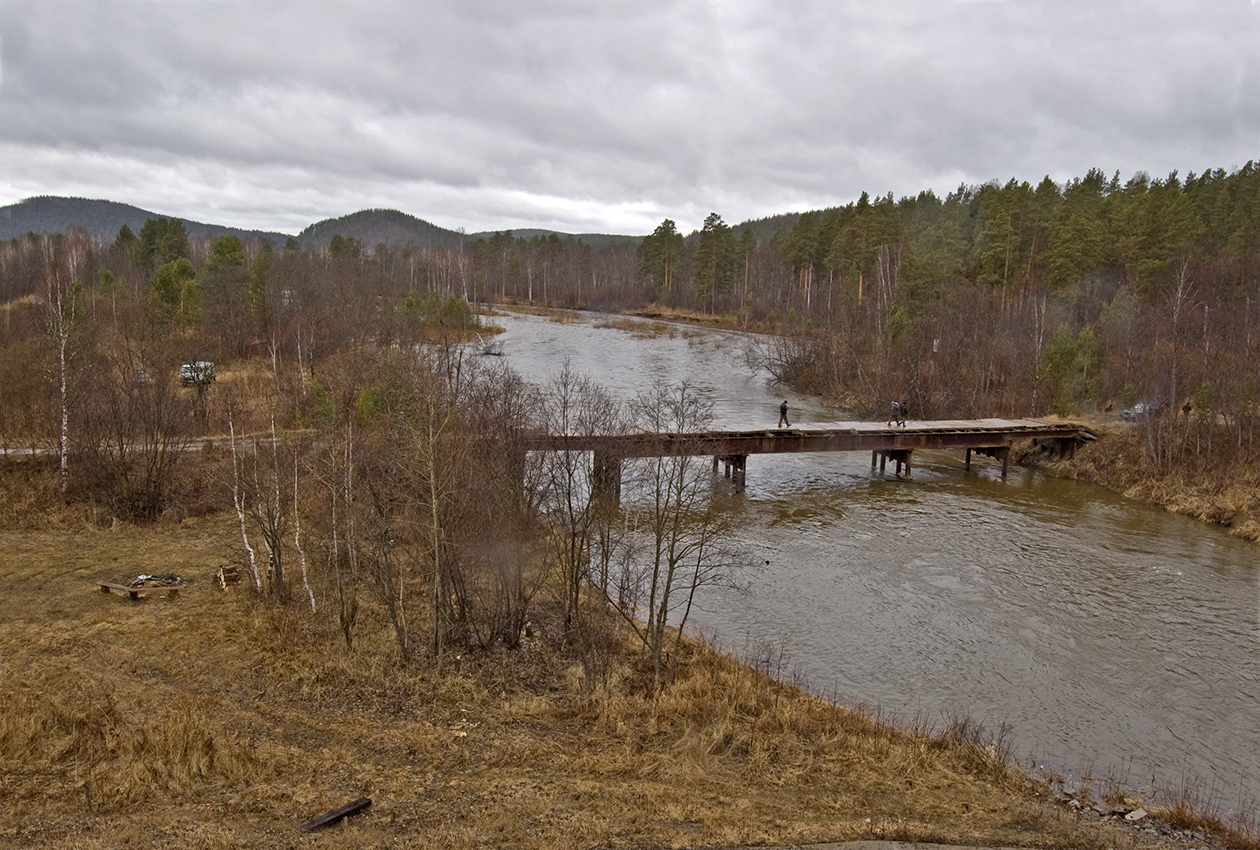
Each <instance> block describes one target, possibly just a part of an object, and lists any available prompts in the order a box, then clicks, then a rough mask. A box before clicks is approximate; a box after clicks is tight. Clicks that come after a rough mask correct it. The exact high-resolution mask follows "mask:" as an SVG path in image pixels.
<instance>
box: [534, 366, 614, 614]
mask: <svg viewBox="0 0 1260 850" xmlns="http://www.w3.org/2000/svg"><path fill="white" fill-rule="evenodd" d="M621 418H622V413H621V410H620V405H619V403H618V402H617V401H616V399H614V398H613V397H612V395H611V394H610V393H609V392H608V391H607V390H605V389H604V388H603V387H600V386H598V385H597V384H596V383H595V382H593V381H592V380H591V379H590V377H589V376H587V375H581V374H578V373H576V372H574V370H573V368H572V366H571V365H570V364H569V363H568V362H567V361H566V362H565V364H564V367H563V368H562V369H561V371H560V372H559V373H558V374H557V375H556V376H555V377H553V378H552V379H551V380H550V381H549V382H548V384H547V386H546V387H545V389H544V396H543V423H544V426H545V428H546V430H547V433H549V434H552V435H557V436H558V435H566V436H569V435H580V436H594V435H606V434H613V433H617V432H618V431H619V430H620V428H619V426H620V420H621ZM541 508H542V511H543V515H544V518H545V519H546V521H547V523H548V530H549V535H550V538H551V541H552V545H553V547H554V551H555V553H556V558H557V562H558V564H559V566H560V572H561V575H562V577H563V581H562V586H563V593H564V621H565V628H568V629H571V628H573V627H574V625H575V624H576V621H577V617H578V612H579V603H580V600H581V592H582V587H583V585H584V583H585V581H586V578H587V570H588V568H589V564H590V556H591V542H592V535H593V534H594V532H595V529H596V527H597V521H598V520H599V518H600V515H601V513H602V512H605V511H606V510H607V508H608V505H607V504H604V503H602V502H601V500H600V499H598V498H596V487H595V486H594V481H593V466H592V463H591V458H590V457H589V453H587V452H549V453H547V454H546V455H545V456H544V458H543V491H542V497H541Z"/></svg>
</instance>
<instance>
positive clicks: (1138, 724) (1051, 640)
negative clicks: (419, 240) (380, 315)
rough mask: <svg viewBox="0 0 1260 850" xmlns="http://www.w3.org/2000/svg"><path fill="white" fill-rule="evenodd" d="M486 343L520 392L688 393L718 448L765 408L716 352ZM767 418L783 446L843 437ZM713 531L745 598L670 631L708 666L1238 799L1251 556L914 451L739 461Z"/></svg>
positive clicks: (724, 348) (678, 342)
mask: <svg viewBox="0 0 1260 850" xmlns="http://www.w3.org/2000/svg"><path fill="white" fill-rule="evenodd" d="M496 321H501V323H502V324H504V325H505V326H506V327H507V328H508V331H507V333H506V334H504V335H503V336H502V337H501V338H502V339H503V341H504V351H505V354H506V355H507V358H508V361H509V365H511V366H512V367H513V368H515V369H517V370H518V371H520V372H521V373H522V374H524V375H526V376H527V377H530V378H532V379H535V380H544V379H545V378H546V377H547V376H549V375H551V374H554V373H555V372H556V371H557V370H558V369H559V368H560V366H561V365H562V364H563V362H564V360H565V359H566V358H568V359H570V360H571V362H572V363H573V366H574V367H575V368H576V369H577V370H579V371H582V372H585V373H587V374H589V375H591V377H592V378H594V379H595V380H596V381H598V382H600V383H602V384H603V385H605V386H606V387H608V388H610V389H613V390H614V391H616V392H618V393H619V394H623V395H627V396H628V395H630V394H633V393H634V392H636V391H638V390H641V389H644V388H647V387H648V386H650V385H651V383H652V382H653V381H654V380H656V379H657V378H664V379H666V380H669V381H678V380H688V381H690V382H691V383H692V384H693V385H695V386H696V387H697V388H698V389H699V390H701V391H702V392H704V393H705V394H706V396H707V397H708V398H710V399H711V400H712V401H713V402H714V406H715V414H716V417H717V422H716V423H715V424H716V427H720V428H731V429H738V428H759V427H772V426H773V425H774V424H775V422H776V421H777V417H778V409H777V407H778V401H779V400H780V399H781V398H783V397H785V396H784V395H783V394H782V392H783V391H782V390H781V389H780V388H775V387H771V386H770V385H769V384H768V376H767V375H765V374H760V375H753V374H750V373H749V371H748V369H747V368H746V367H745V366H744V365H743V358H742V355H741V351H742V344H743V343H742V340H741V337H740V335H738V334H733V333H729V332H715V331H704V330H696V329H691V328H682V329H679V330H678V331H677V333H676V335H673V336H660V337H655V338H651V337H647V336H645V335H642V334H638V335H636V334H631V333H629V332H627V331H625V330H617V329H609V328H604V329H600V328H596V327H594V326H593V324H592V323H590V322H577V323H566V324H558V323H555V322H551V321H548V320H547V319H545V318H540V317H532V316H514V317H510V318H507V319H504V320H498V319H496ZM786 397H787V398H788V400H789V404H790V405H791V407H792V413H793V417H792V419H793V423H794V424H799V425H801V426H804V427H810V426H819V427H822V426H825V425H827V424H829V423H830V422H832V421H835V420H837V419H840V418H843V417H842V416H839V415H837V414H836V413H834V412H831V411H828V410H826V409H825V408H823V407H822V406H821V405H819V404H818V403H817V402H816V401H814V400H812V399H806V398H800V397H797V396H794V395H792V394H788V395H787V396H786ZM732 509H733V510H739V511H742V512H743V514H744V515H745V516H744V517H743V518H742V519H743V521H742V522H741V523H740V525H741V527H742V528H743V529H745V539H744V540H743V541H742V543H743V544H744V545H745V546H746V547H747V549H748V551H749V558H748V563H747V566H745V567H743V568H741V569H740V570H739V573H738V575H737V576H736V579H737V581H738V583H739V584H740V585H741V586H743V587H745V588H746V589H745V590H742V591H735V590H722V589H716V588H715V589H710V590H709V591H708V592H707V593H705V594H704V596H703V598H702V599H701V600H700V610H699V611H698V612H697V613H696V614H694V615H693V617H694V618H695V619H696V620H698V621H699V622H701V623H702V624H703V625H704V626H705V627H706V629H708V630H711V631H713V632H714V633H716V635H717V636H718V637H719V639H720V640H721V641H722V642H723V643H724V644H726V645H728V646H733V647H735V648H739V647H741V646H744V645H749V646H763V645H765V644H767V643H769V644H774V645H777V646H779V647H781V648H782V649H783V650H784V652H785V654H786V655H787V658H788V662H789V663H790V664H791V665H792V666H794V667H795V668H797V669H798V670H799V671H800V672H802V673H803V674H805V675H806V676H807V677H808V679H809V680H810V681H811V682H812V683H813V684H814V686H816V687H818V688H820V689H824V690H826V691H828V692H831V693H834V694H835V695H837V696H838V697H839V698H841V699H842V700H844V701H846V702H851V703H857V702H862V703H867V704H871V705H876V706H878V707H879V708H880V709H881V710H882V711H883V712H885V713H886V714H891V715H894V716H897V717H900V718H902V719H904V720H916V719H917V720H922V721H927V722H935V723H937V724H941V723H945V722H948V721H949V720H950V719H952V718H955V717H961V716H967V717H970V718H973V719H975V720H979V721H981V722H984V723H986V724H987V725H990V726H991V727H992V726H996V725H998V724H1002V723H1009V724H1010V725H1011V727H1012V728H1013V734H1014V743H1015V747H1016V754H1017V755H1023V756H1027V757H1029V758H1032V759H1035V760H1036V761H1037V762H1038V763H1043V764H1053V765H1055V766H1057V767H1061V768H1066V769H1078V770H1092V771H1093V772H1094V773H1095V774H1096V775H1106V774H1107V773H1111V774H1113V775H1115V776H1117V777H1118V778H1119V779H1121V780H1122V781H1124V782H1125V783H1126V784H1130V785H1134V786H1142V785H1145V784H1147V783H1151V782H1154V783H1156V784H1157V785H1159V786H1163V787H1176V786H1179V785H1181V784H1182V783H1183V782H1184V781H1190V782H1195V783H1198V784H1200V785H1201V786H1203V787H1205V789H1208V790H1213V791H1215V793H1216V794H1217V796H1218V798H1219V799H1220V802H1221V803H1222V804H1223V805H1225V806H1226V807H1232V806H1236V805H1240V804H1242V805H1249V804H1251V803H1253V802H1254V801H1257V800H1260V765H1257V763H1256V762H1257V756H1258V755H1260V580H1258V577H1257V571H1256V568H1255V563H1256V553H1255V549H1254V547H1253V546H1252V545H1251V544H1246V543H1242V542H1240V541H1237V540H1235V539H1233V538H1231V537H1229V536H1228V535H1226V534H1224V533H1222V532H1220V531H1219V530H1217V529H1212V528H1208V527H1205V526H1203V525H1201V524H1199V523H1196V522H1193V521H1190V520H1187V519H1184V518H1181V517H1176V516H1173V515H1170V514H1167V513H1164V512H1162V511H1159V510H1156V509H1152V508H1149V507H1146V506H1143V505H1138V504H1135V503H1131V502H1128V501H1125V500H1123V499H1121V498H1119V497H1117V496H1115V495H1114V494H1111V493H1109V492H1107V491H1105V490H1102V489H1099V488H1095V487H1090V486H1087V485H1082V484H1078V483H1076V482H1070V481H1059V480H1055V479H1051V478H1045V477H1043V476H1040V475H1036V474H1031V473H1029V472H1027V471H1024V470H1019V469H1012V471H1011V475H1010V477H1009V478H1008V479H1007V480H1006V481H1002V480H1001V479H1000V477H999V475H998V471H997V468H996V466H995V465H993V464H992V463H990V462H989V461H987V460H985V459H979V460H977V461H974V462H973V465H972V470H971V471H970V472H966V471H964V469H963V462H962V457H961V453H959V454H958V455H954V454H951V453H946V452H941V453H934V452H921V453H916V455H915V467H914V477H913V480H910V481H899V480H896V479H895V478H893V477H892V476H891V475H887V476H881V475H880V474H879V473H877V472H876V473H872V471H871V469H870V458H869V456H863V455H861V454H858V453H851V454H843V453H841V454H830V455H754V456H752V457H750V458H749V460H748V490H747V493H746V495H745V498H744V499H743V500H742V502H740V503H738V505H737V506H736V507H734V508H732Z"/></svg>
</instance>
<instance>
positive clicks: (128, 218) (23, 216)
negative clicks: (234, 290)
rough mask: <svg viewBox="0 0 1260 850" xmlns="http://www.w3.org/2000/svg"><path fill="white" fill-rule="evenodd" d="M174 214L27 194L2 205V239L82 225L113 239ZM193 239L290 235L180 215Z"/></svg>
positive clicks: (277, 238) (275, 239)
mask: <svg viewBox="0 0 1260 850" xmlns="http://www.w3.org/2000/svg"><path fill="white" fill-rule="evenodd" d="M163 217H165V218H175V217H176V216H163V215H162V214H161V213H156V212H150V211H149V210H145V209H141V208H140V207H133V206H131V205H130V204H120V203H118V202H116V201H100V200H92V199H89V198H60V197H47V196H44V197H37V198H27V199H26V200H24V201H19V202H18V203H16V204H10V205H9V206H7V207H0V239H12V238H14V237H17V236H25V235H26V234H27V233H65V232H67V231H68V230H70V229H72V228H75V227H81V228H83V229H84V230H86V231H87V232H88V233H91V234H94V235H97V236H100V237H101V238H102V239H106V240H112V239H113V238H114V237H115V236H116V235H118V231H119V229H120V228H121V227H122V226H123V225H124V224H125V225H127V226H128V227H130V228H131V229H132V230H133V231H136V232H139V230H140V228H141V227H143V226H144V223H145V222H146V221H147V220H149V219H151V218H163ZM180 220H181V221H183V222H184V228H185V229H186V230H187V231H188V238H190V239H205V238H216V237H219V236H237V237H239V238H241V239H251V238H261V239H270V240H271V241H272V242H276V243H279V244H283V243H284V241H285V240H286V239H288V238H289V237H288V235H287V234H284V233H274V232H269V231H262V230H242V229H241V228H237V227H224V226H222V225H218V224H205V223H203V222H199V221H191V220H189V219H180Z"/></svg>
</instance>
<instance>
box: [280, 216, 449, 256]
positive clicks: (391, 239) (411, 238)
mask: <svg viewBox="0 0 1260 850" xmlns="http://www.w3.org/2000/svg"><path fill="white" fill-rule="evenodd" d="M334 236H348V237H353V238H355V239H358V240H359V242H360V243H361V244H362V245H363V248H364V250H366V251H372V250H373V249H375V248H376V246H377V245H379V244H382V243H384V244H385V245H388V246H389V247H390V248H402V247H403V246H405V245H407V244H408V243H410V244H412V245H414V246H415V247H417V248H436V247H449V246H454V245H456V244H458V243H459V240H460V238H461V237H463V235H462V234H460V233H458V232H457V231H454V230H447V229H446V228H445V227H438V226H437V225H436V224H431V223H429V222H427V221H425V220H424V219H420V218H416V217H415V216H413V215H408V214H407V213H404V212H399V211H398V210H381V209H373V210H360V211H359V212H356V213H350V214H349V215H343V216H341V217H340V218H326V219H324V220H323V221H317V222H315V223H314V224H312V225H310V226H309V227H307V228H306V229H304V230H303V231H302V232H301V233H299V234H298V241H299V242H301V243H302V246H303V247H305V248H311V247H314V246H316V245H322V244H325V243H327V242H328V241H329V240H330V239H332V238H333V237H334ZM463 238H467V237H463Z"/></svg>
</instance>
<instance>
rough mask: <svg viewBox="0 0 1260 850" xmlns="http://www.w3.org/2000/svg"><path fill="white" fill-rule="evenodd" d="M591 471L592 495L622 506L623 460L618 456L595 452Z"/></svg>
mask: <svg viewBox="0 0 1260 850" xmlns="http://www.w3.org/2000/svg"><path fill="white" fill-rule="evenodd" d="M593 464H594V465H593V468H592V469H591V490H592V492H591V495H593V496H595V497H596V498H603V499H612V502H613V504H614V505H619V504H621V458H620V457H618V456H617V455H612V454H605V453H604V452H595V453H594V460H593Z"/></svg>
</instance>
